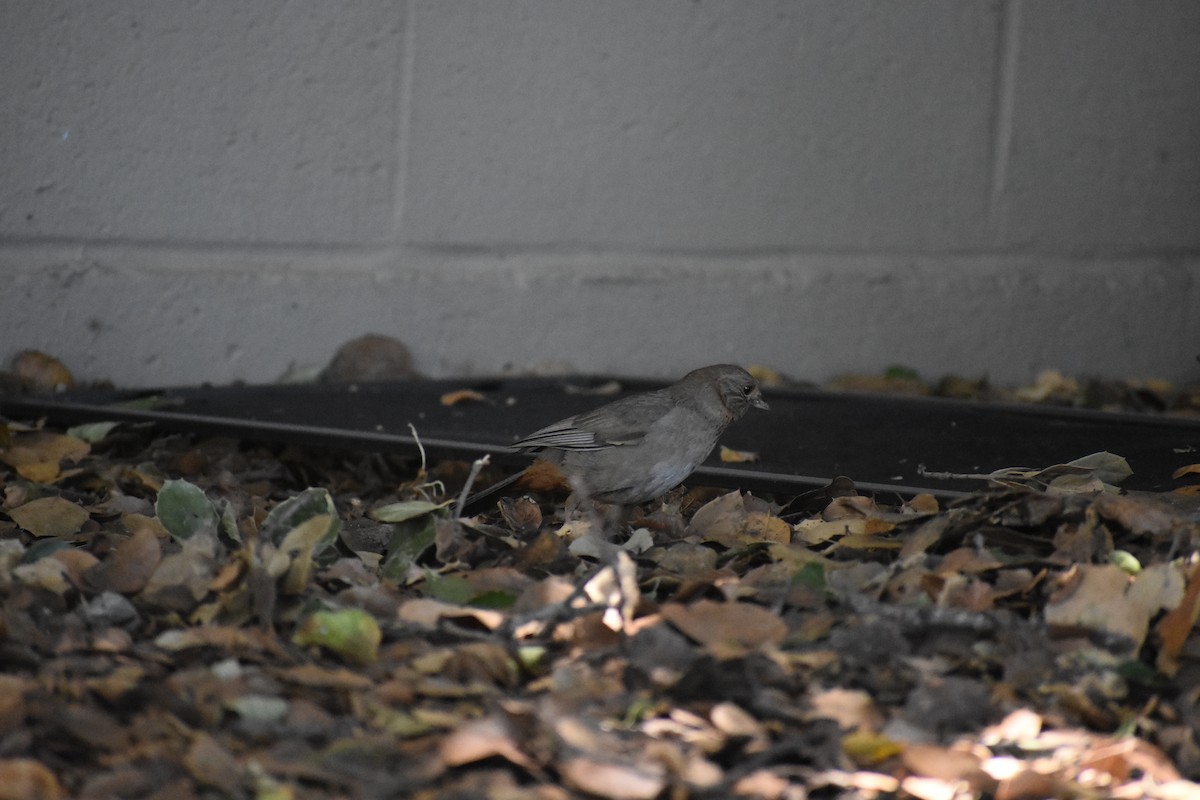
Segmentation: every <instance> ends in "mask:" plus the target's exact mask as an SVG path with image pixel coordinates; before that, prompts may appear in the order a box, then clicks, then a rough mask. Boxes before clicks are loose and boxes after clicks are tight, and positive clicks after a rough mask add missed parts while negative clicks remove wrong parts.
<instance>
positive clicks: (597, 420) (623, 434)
mask: <svg viewBox="0 0 1200 800" xmlns="http://www.w3.org/2000/svg"><path fill="white" fill-rule="evenodd" d="M672 404H673V403H672V400H671V398H670V397H669V396H667V395H666V394H665V393H663V392H648V393H646V394H640V395H635V396H633V397H626V398H622V399H621V400H616V401H614V402H612V403H609V404H607V405H603V406H601V407H600V408H597V409H595V410H594V411H587V412H585V413H583V414H577V415H576V416H574V417H568V418H567V419H564V420H560V421H558V422H555V423H554V424H553V425H547V426H546V427H544V428H542V429H541V430H538V431H534V432H533V433H531V434H529V435H528V436H526V437H525V438H524V439H521V440H520V441H518V442H515V443H514V444H513V447H515V448H517V449H519V450H538V449H542V448H547V447H550V448H554V449H556V450H601V449H604V448H606V447H613V446H617V445H628V444H636V443H638V442H640V441H641V440H642V439H643V438H644V437H645V435H646V431H648V430H649V429H650V425H651V424H653V423H654V422H655V421H656V420H658V419H661V418H662V416H663V415H664V414H666V413H667V412H668V411H670V410H671V407H672Z"/></svg>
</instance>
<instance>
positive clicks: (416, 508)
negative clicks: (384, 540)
mask: <svg viewBox="0 0 1200 800" xmlns="http://www.w3.org/2000/svg"><path fill="white" fill-rule="evenodd" d="M450 502H451V501H449V500H447V501H446V502H444V503H431V502H429V501H428V500H405V501H403V502H400V503H389V504H388V505H386V506H380V507H379V508H373V509H371V510H370V511H368V512H367V516H368V517H370V518H371V519H373V520H377V521H379V522H405V521H407V520H410V519H416V518H417V517H423V516H425V515H426V514H432V513H433V512H435V511H440V510H441V509H443V508H445V507H446V506H448V505H450Z"/></svg>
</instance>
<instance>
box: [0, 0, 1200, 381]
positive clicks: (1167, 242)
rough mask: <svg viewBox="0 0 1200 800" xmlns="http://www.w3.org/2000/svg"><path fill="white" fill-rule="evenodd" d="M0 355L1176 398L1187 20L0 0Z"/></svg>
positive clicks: (963, 6) (1089, 1)
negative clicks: (884, 375)
mask: <svg viewBox="0 0 1200 800" xmlns="http://www.w3.org/2000/svg"><path fill="white" fill-rule="evenodd" d="M0 23H2V24H0V359H4V360H7V359H8V358H9V357H11V355H13V354H14V353H16V352H17V351H19V350H21V349H24V348H39V349H43V350H47V351H50V352H52V353H55V354H57V355H59V356H61V357H62V358H63V359H64V360H66V362H67V363H68V365H69V366H71V367H72V368H73V369H74V370H75V372H76V374H77V375H78V376H79V377H81V378H84V379H96V378H110V379H112V380H114V381H116V382H117V383H118V384H122V385H128V386H146V385H163V384H178V383H195V382H199V381H213V382H225V381H230V380H234V379H244V380H248V381H271V380H274V379H275V378H276V377H278V376H279V375H280V374H281V373H282V372H283V371H284V370H285V369H286V368H287V367H288V365H289V364H321V363H324V362H325V361H326V360H327V359H328V357H329V356H330V355H331V354H332V353H333V351H334V350H335V349H336V347H337V346H338V345H339V344H340V343H341V342H343V341H344V340H346V339H349V338H351V337H354V336H357V335H359V334H362V333H365V332H368V331H374V332H379V333H385V334H390V335H393V336H396V337H398V338H400V339H402V340H403V341H405V342H407V343H408V344H409V345H410V347H411V348H412V350H413V351H414V354H415V356H416V360H417V365H418V367H419V368H421V369H422V370H424V371H426V372H428V373H431V374H455V373H476V374H478V373H491V372H496V371H501V370H504V369H517V370H521V369H526V368H530V367H534V366H539V365H542V366H544V365H548V364H552V365H561V366H567V367H571V368H574V369H579V370H589V371H591V370H594V371H613V372H619V373H629V374H644V375H663V376H667V375H676V374H678V373H680V372H682V371H683V370H685V369H687V368H690V367H692V366H696V365H699V364H702V363H706V362H712V361H718V360H732V361H740V362H752V363H765V364H769V365H772V366H775V367H777V368H779V369H781V370H784V371H785V372H788V373H790V374H792V375H794V376H796V377H802V378H808V379H813V380H820V379H824V378H827V377H829V376H832V375H834V374H837V373H841V372H846V371H874V370H879V369H882V368H883V367H885V366H887V365H889V364H893V363H900V364H905V365H908V366H911V367H914V368H916V369H918V370H920V371H921V372H922V373H924V374H926V375H929V376H938V375H941V374H943V373H947V372H956V373H960V374H965V375H968V376H978V375H985V374H986V375H989V376H991V377H992V378H993V379H996V380H998V381H1002V382H1019V381H1025V380H1028V379H1029V378H1030V377H1031V376H1032V375H1033V373H1034V372H1036V371H1037V370H1038V369H1040V368H1043V367H1056V368H1059V369H1062V370H1063V371H1065V372H1069V373H1073V374H1082V375H1102V376H1114V377H1117V376H1120V377H1164V378H1169V379H1173V380H1177V381H1183V380H1189V379H1195V378H1197V377H1200V365H1197V363H1196V361H1195V357H1196V355H1197V353H1200V3H1196V2H1195V1H1194V0H1178V1H1177V2H1169V1H1167V0H1155V2H1144V0H1054V1H1051V0H1037V1H1033V0H995V1H994V2H981V1H973V0H914V1H910V2H903V3H895V2H855V1H854V0H794V1H788V0H775V1H774V2H768V1H766V0H760V1H758V2H746V1H745V0H721V1H718V2H712V1H709V0H702V1H697V2H693V1H692V0H654V1H653V2H644V1H643V0H622V1H620V2H613V1H610V0H577V1H573V2H562V0H527V1H526V2H512V1H510V0H425V1H420V0H413V1H412V2H398V1H397V0H354V2H350V0H346V1H345V2H331V1H330V0H302V1H300V2H283V1H282V0H256V2H254V3H245V2H241V0H212V1H210V2H202V3H183V2H173V1H171V2H161V1H160V0H107V2H104V3H71V2H64V1H63V0H3V3H2V4H0Z"/></svg>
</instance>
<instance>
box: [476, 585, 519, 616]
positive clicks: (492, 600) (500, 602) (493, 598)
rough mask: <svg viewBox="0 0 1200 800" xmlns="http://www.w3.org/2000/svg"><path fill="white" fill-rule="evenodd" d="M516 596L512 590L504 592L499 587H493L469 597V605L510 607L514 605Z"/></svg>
mask: <svg viewBox="0 0 1200 800" xmlns="http://www.w3.org/2000/svg"><path fill="white" fill-rule="evenodd" d="M516 602H517V596H516V595H515V594H513V593H512V592H505V591H502V590H500V589H493V590H492V591H490V592H483V593H482V594H477V595H475V596H474V597H472V598H471V605H473V606H474V607H475V608H490V609H493V610H497V611H498V610H500V609H505V608H512V607H513V606H514V605H516Z"/></svg>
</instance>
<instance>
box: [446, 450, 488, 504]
mask: <svg viewBox="0 0 1200 800" xmlns="http://www.w3.org/2000/svg"><path fill="white" fill-rule="evenodd" d="M489 463H491V456H489V455H487V454H486V453H485V454H484V455H482V456H480V457H479V458H477V459H475V460H474V461H472V462H471V471H470V472H469V473H467V482H466V483H464V484H463V488H462V491H461V492H460V493H459V495H458V502H457V503H455V504H454V518H455V519H458V518H459V517H461V516H462V515H463V509H464V508H466V506H467V497H469V496H470V494H471V487H472V486H473V485H474V484H475V479H476V478H478V477H479V473H480V472H481V471H482V470H483V468H484V467H486V466H487V465H488V464H489Z"/></svg>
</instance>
